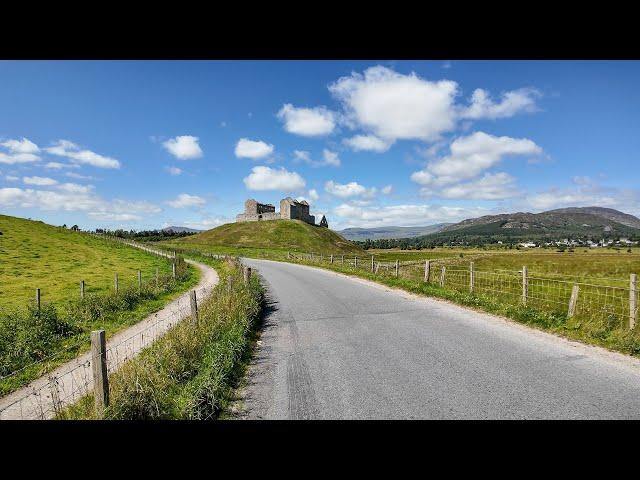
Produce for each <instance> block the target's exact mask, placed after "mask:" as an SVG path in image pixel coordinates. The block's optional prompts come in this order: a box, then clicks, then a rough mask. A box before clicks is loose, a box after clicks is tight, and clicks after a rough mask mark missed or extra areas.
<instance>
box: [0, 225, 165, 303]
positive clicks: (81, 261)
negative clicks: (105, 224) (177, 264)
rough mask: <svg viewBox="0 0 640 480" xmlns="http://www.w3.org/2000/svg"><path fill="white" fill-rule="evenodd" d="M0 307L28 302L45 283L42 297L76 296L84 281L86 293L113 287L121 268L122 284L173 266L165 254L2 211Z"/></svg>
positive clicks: (55, 300) (57, 299)
mask: <svg viewBox="0 0 640 480" xmlns="http://www.w3.org/2000/svg"><path fill="white" fill-rule="evenodd" d="M0 232H2V235H0V310H1V309H3V308H6V307H16V306H25V305H26V304H27V303H28V302H29V301H31V300H33V298H34V292H35V289H36V288H40V289H41V298H42V302H51V303H58V302H60V301H63V300H67V299H70V298H77V297H78V296H79V292H80V287H79V284H80V281H81V280H84V281H85V289H86V292H87V293H99V292H104V291H107V290H110V289H113V285H114V275H115V274H116V273H118V277H119V284H120V285H121V286H123V287H124V286H126V285H133V284H134V283H135V282H137V271H138V270H141V271H142V275H143V279H149V278H151V277H152V276H155V271H156V268H158V269H159V273H160V274H161V275H162V274H168V273H170V272H171V266H170V264H169V263H167V261H166V260H164V259H162V258H158V257H155V256H153V255H149V254H148V253H145V252H142V251H140V250H137V249H135V248H131V247H128V246H125V245H121V244H118V243H114V242H111V241H109V240H106V239H100V238H96V237H93V236H91V235H89V234H86V233H81V232H73V231H70V230H67V229H63V228H59V227H53V226H51V225H47V224H45V223H42V222H35V221H31V220H25V219H22V218H16V217H9V216H5V215H0Z"/></svg>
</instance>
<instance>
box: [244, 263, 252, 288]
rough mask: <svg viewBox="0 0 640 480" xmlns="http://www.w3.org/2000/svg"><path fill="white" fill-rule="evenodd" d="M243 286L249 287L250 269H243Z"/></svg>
mask: <svg viewBox="0 0 640 480" xmlns="http://www.w3.org/2000/svg"><path fill="white" fill-rule="evenodd" d="M243 274H244V284H245V285H249V282H250V281H251V267H244V272H243Z"/></svg>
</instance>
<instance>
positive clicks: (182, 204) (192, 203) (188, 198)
mask: <svg viewBox="0 0 640 480" xmlns="http://www.w3.org/2000/svg"><path fill="white" fill-rule="evenodd" d="M206 203H207V202H206V200H205V199H204V198H202V197H199V196H197V195H189V194H188V193H181V194H180V195H178V196H177V197H176V198H175V199H174V200H169V201H167V205H169V206H171V207H173V208H188V207H202V206H203V205H205V204H206Z"/></svg>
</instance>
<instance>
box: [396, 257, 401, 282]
mask: <svg viewBox="0 0 640 480" xmlns="http://www.w3.org/2000/svg"><path fill="white" fill-rule="evenodd" d="M399 274H400V262H399V261H398V260H396V278H398V275H399Z"/></svg>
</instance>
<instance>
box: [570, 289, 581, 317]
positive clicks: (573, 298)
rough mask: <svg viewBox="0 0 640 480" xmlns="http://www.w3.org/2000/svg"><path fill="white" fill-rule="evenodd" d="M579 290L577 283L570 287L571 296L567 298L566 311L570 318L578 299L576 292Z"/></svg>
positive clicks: (573, 313)
mask: <svg viewBox="0 0 640 480" xmlns="http://www.w3.org/2000/svg"><path fill="white" fill-rule="evenodd" d="M579 291H580V287H578V285H574V286H573V288H572V289H571V298H570V299H569V311H568V312H567V317H568V318H572V317H573V316H574V315H575V313H576V303H577V301H578V292H579Z"/></svg>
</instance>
